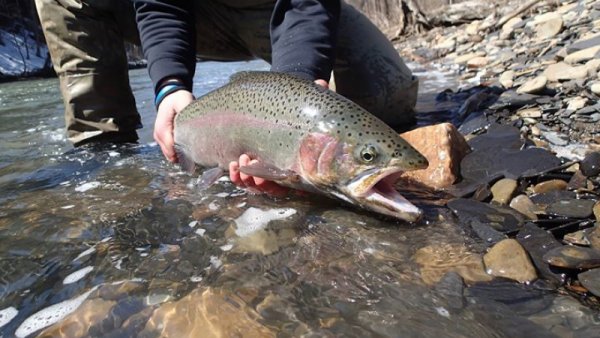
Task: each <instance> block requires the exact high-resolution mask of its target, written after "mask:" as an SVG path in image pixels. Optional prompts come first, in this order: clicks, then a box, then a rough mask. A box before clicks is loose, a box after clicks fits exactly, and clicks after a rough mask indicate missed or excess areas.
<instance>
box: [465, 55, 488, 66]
mask: <svg viewBox="0 0 600 338" xmlns="http://www.w3.org/2000/svg"><path fill="white" fill-rule="evenodd" d="M488 63H489V60H488V58H486V57H485V56H477V57H474V58H472V59H469V61H467V67H469V68H482V67H484V66H486V65H487V64H488Z"/></svg>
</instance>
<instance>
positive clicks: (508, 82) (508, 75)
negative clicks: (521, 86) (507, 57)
mask: <svg viewBox="0 0 600 338" xmlns="http://www.w3.org/2000/svg"><path fill="white" fill-rule="evenodd" d="M514 78H515V72H514V71H512V70H507V71H505V72H504V73H502V75H500V79H499V81H500V84H501V85H502V87H504V88H506V89H510V88H512V86H513V83H514Z"/></svg>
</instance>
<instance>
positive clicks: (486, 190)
mask: <svg viewBox="0 0 600 338" xmlns="http://www.w3.org/2000/svg"><path fill="white" fill-rule="evenodd" d="M491 196H492V191H491V190H490V186H489V185H487V184H482V185H481V186H480V187H479V188H477V190H475V192H474V193H473V199H474V200H476V201H479V202H483V201H486V200H487V199H488V198H490V197H491Z"/></svg>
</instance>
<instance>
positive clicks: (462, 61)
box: [454, 53, 483, 65]
mask: <svg viewBox="0 0 600 338" xmlns="http://www.w3.org/2000/svg"><path fill="white" fill-rule="evenodd" d="M479 56H483V55H480V54H479V53H468V54H464V55H460V56H457V57H456V58H454V63H456V64H459V65H460V64H466V63H467V62H468V61H469V60H471V59H473V58H476V57H479Z"/></svg>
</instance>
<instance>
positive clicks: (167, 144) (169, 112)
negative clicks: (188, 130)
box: [153, 90, 194, 163]
mask: <svg viewBox="0 0 600 338" xmlns="http://www.w3.org/2000/svg"><path fill="white" fill-rule="evenodd" d="M193 100H194V95H192V93H190V92H189V91H187V90H178V91H176V92H173V93H171V94H169V95H167V96H166V97H165V98H164V99H163V101H162V102H161V103H160V106H158V112H157V114H156V121H155V122H154V135H153V136H154V140H155V141H156V142H157V143H158V145H159V146H160V149H161V150H162V153H163V155H165V157H166V158H167V160H169V162H173V163H177V155H176V154H175V148H174V145H175V141H174V139H173V122H174V121H175V115H177V113H179V112H180V111H181V110H182V109H183V108H185V107H186V106H187V105H188V104H190V103H191V102H192V101H193Z"/></svg>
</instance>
